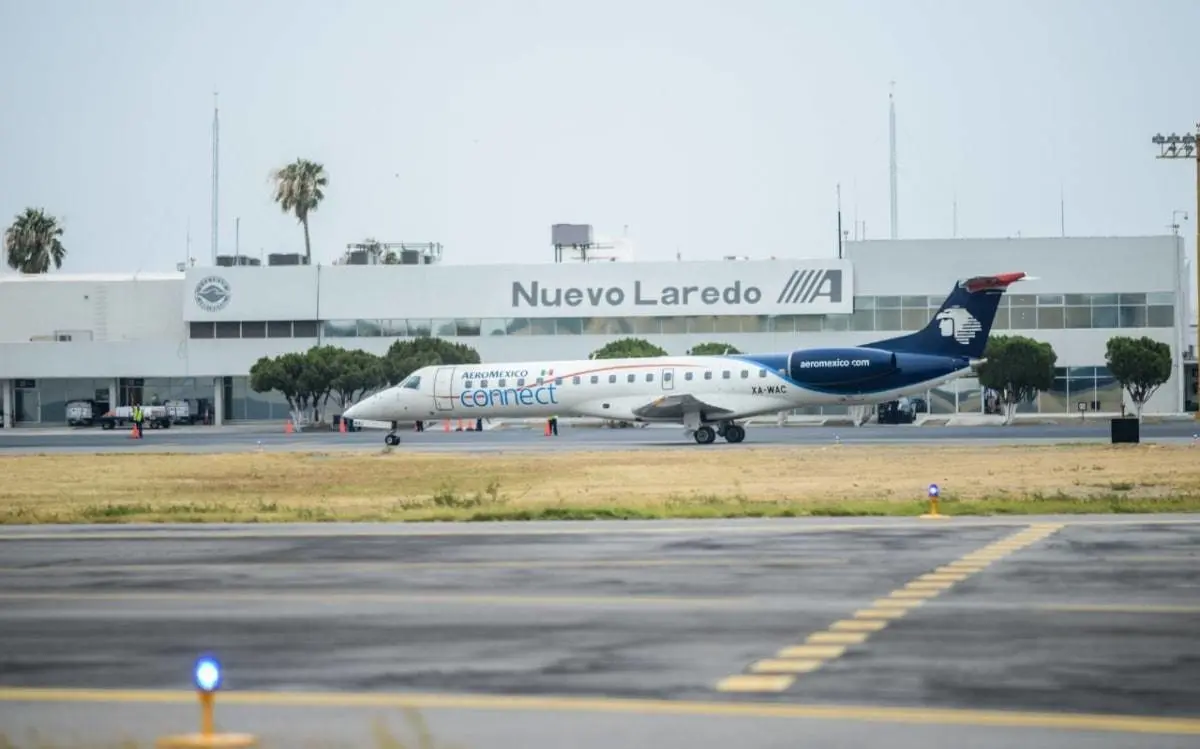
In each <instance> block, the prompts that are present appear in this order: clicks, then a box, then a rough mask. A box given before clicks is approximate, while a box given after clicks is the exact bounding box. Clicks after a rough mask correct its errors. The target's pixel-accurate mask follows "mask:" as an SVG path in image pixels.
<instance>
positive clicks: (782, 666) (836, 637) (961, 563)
mask: <svg viewBox="0 0 1200 749" xmlns="http://www.w3.org/2000/svg"><path fill="white" fill-rule="evenodd" d="M1062 527H1063V526H1062V525H1049V526H1030V527H1027V528H1026V529H1024V530H1022V531H1019V532H1017V533H1014V534H1012V535H1010V536H1008V537H1007V538H1003V539H1001V540H999V541H994V542H992V543H991V544H988V545H987V546H984V547H981V548H979V549H976V550H975V551H973V552H971V553H969V554H966V555H964V556H962V557H960V558H959V559H957V560H955V561H953V562H951V563H950V564H946V565H943V566H941V567H938V568H937V569H936V571H934V572H927V573H925V574H923V575H921V576H920V577H917V578H916V579H914V580H910V581H909V582H907V583H905V585H904V587H903V588H900V589H898V590H894V591H892V592H891V593H890V594H889V595H888V597H887V598H879V599H876V600H875V601H874V602H873V603H872V604H871V607H870V608H865V609H859V610H858V611H856V612H855V613H854V618H852V619H841V620H838V621H836V622H834V623H833V624H831V625H830V626H829V627H828V629H826V630H825V631H823V632H813V633H812V634H810V635H808V637H807V638H806V639H805V643H807V644H805V645H801V646H795V647H788V648H784V649H782V650H780V651H779V656H780V657H779V658H775V659H767V660H762V661H757V662H755V663H753V664H751V665H750V666H749V667H748V670H749V671H751V672H752V673H760V672H763V671H783V672H786V673H810V672H813V671H817V670H819V669H820V666H821V664H822V662H823V661H825V660H830V659H833V658H839V657H841V656H842V655H843V652H844V649H841V650H838V651H837V652H836V654H834V653H830V654H820V651H814V650H811V649H810V648H812V647H813V646H819V645H822V644H826V645H861V644H862V643H864V642H866V641H867V638H868V637H869V636H870V634H871V633H873V632H881V631H883V630H884V629H886V628H887V626H888V623H889V621H890V620H892V619H900V618H902V617H904V616H905V615H906V614H907V613H908V611H909V609H912V608H916V607H918V606H920V605H921V604H923V603H924V602H925V601H926V600H928V599H931V598H935V597H936V596H938V595H939V594H941V593H942V592H944V591H947V590H950V589H951V588H953V587H954V585H955V584H956V583H959V582H962V581H964V580H966V579H968V578H970V576H971V575H972V574H975V573H978V572H979V571H981V570H983V569H984V568H986V567H987V566H988V565H990V564H993V563H995V562H998V561H1000V560H1002V559H1004V558H1005V557H1007V556H1009V555H1010V554H1014V553H1016V552H1017V551H1020V550H1021V549H1024V548H1025V547H1027V546H1029V545H1031V544H1034V543H1037V542H1038V541H1039V540H1041V539H1043V538H1045V537H1047V536H1049V535H1051V534H1052V533H1055V532H1057V531H1058V530H1059V529H1060V528H1062ZM803 656H809V657H803ZM743 676H744V675H743ZM738 678H740V677H739V676H730V677H728V678H727V679H726V680H725V681H723V682H721V684H725V683H726V682H728V681H729V680H730V679H738ZM789 686H790V684H789ZM718 688H721V686H720V685H718ZM785 688H786V687H785Z"/></svg>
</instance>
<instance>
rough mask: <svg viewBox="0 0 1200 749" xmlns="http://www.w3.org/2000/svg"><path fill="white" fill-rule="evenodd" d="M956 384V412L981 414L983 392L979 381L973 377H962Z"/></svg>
mask: <svg viewBox="0 0 1200 749" xmlns="http://www.w3.org/2000/svg"><path fill="white" fill-rule="evenodd" d="M957 382H958V412H959V413H960V414H978V413H983V390H982V389H980V387H979V380H978V379H976V378H974V377H964V378H962V379H960V380H958V381H957Z"/></svg>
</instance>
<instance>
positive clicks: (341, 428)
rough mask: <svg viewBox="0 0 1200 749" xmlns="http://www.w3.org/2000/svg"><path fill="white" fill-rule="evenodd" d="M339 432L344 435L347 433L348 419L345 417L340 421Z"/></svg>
mask: <svg viewBox="0 0 1200 749" xmlns="http://www.w3.org/2000/svg"><path fill="white" fill-rule="evenodd" d="M338 431H339V432H341V433H342V434H345V433H346V419H345V418H344V417H343V418H341V419H338Z"/></svg>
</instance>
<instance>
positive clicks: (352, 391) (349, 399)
mask: <svg viewBox="0 0 1200 749" xmlns="http://www.w3.org/2000/svg"><path fill="white" fill-rule="evenodd" d="M385 384H387V378H386V377H385V376H384V367H383V359H382V358H381V357H378V356H375V355H374V354H372V353H370V352H367V351H363V350H361V349H341V353H340V354H339V355H338V360H337V372H336V374H335V375H334V377H333V382H332V385H333V395H334V399H335V400H336V401H337V403H338V405H339V406H341V408H342V410H343V411H344V410H346V409H347V408H349V407H350V405H351V404H353V403H355V402H357V401H358V400H359V399H360V398H362V396H363V395H364V394H366V393H368V392H370V391H372V390H375V389H377V388H380V387H382V386H383V385H385Z"/></svg>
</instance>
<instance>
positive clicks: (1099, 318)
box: [1092, 295, 1117, 328]
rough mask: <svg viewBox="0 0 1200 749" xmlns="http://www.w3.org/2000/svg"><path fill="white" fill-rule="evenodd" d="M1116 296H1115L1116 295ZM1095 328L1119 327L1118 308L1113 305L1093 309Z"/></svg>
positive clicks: (1093, 325)
mask: <svg viewBox="0 0 1200 749" xmlns="http://www.w3.org/2000/svg"><path fill="white" fill-rule="evenodd" d="M1114 296H1115V295H1114ZM1092 327H1093V328H1115V327H1117V308H1116V307H1114V306H1112V305H1107V304H1106V305H1103V306H1096V307H1092Z"/></svg>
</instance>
